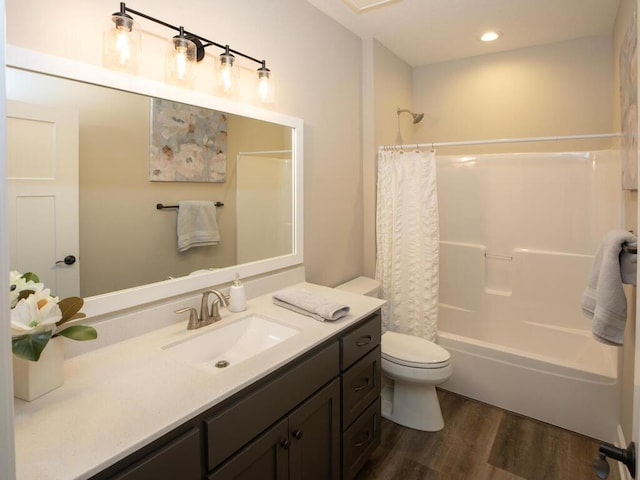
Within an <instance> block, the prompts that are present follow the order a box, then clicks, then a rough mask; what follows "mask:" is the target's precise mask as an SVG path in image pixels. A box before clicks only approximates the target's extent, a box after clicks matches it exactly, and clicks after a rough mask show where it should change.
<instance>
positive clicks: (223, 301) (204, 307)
mask: <svg viewBox="0 0 640 480" xmlns="http://www.w3.org/2000/svg"><path fill="white" fill-rule="evenodd" d="M210 294H214V295H215V296H216V298H214V299H213V303H212V304H211V309H209V295H210ZM218 305H222V306H223V307H228V306H229V301H228V300H227V297H226V296H225V295H224V294H223V293H222V292H219V291H218V290H206V291H205V292H202V301H201V302H200V317H198V311H197V310H196V309H195V308H193V307H185V308H180V309H178V310H176V311H175V313H184V312H189V321H188V322H187V330H195V329H197V328H200V327H204V326H207V325H211V324H212V323H213V322H217V321H218V320H220V319H221V318H220V310H219V308H218Z"/></svg>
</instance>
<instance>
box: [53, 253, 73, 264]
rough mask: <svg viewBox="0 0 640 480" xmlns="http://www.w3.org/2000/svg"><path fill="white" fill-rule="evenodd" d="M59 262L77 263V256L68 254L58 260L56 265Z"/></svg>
mask: <svg viewBox="0 0 640 480" xmlns="http://www.w3.org/2000/svg"><path fill="white" fill-rule="evenodd" d="M59 263H64V264H65V265H73V264H74V263H76V257H74V256H73V255H67V256H66V257H64V260H58V261H57V262H56V265H58V264H59Z"/></svg>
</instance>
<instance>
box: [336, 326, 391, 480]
mask: <svg viewBox="0 0 640 480" xmlns="http://www.w3.org/2000/svg"><path fill="white" fill-rule="evenodd" d="M380 336H381V326H380V315H379V314H376V315H373V316H372V317H370V318H369V320H368V321H366V322H364V323H363V324H361V325H360V326H359V327H357V328H356V329H354V330H353V331H351V332H350V333H348V334H346V335H344V336H343V337H342V338H341V339H340V346H341V355H340V358H341V362H340V366H341V367H340V370H341V373H340V378H341V384H342V385H341V387H342V388H341V391H342V404H341V415H342V447H341V450H342V455H341V464H342V472H341V473H342V479H343V480H351V479H352V478H353V477H355V475H356V474H357V473H358V471H360V469H361V468H362V466H363V465H364V464H365V462H366V461H367V459H368V458H369V455H371V453H372V452H373V451H374V450H375V448H376V447H377V446H378V445H379V444H380V422H381V420H382V419H381V415H380V389H381V382H382V371H381V365H380V362H381V358H380V355H381V351H380Z"/></svg>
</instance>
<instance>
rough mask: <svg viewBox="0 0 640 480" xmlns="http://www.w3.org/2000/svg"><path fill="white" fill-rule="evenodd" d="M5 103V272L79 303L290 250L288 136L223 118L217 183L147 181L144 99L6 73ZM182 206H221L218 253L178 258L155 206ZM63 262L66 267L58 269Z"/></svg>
mask: <svg viewBox="0 0 640 480" xmlns="http://www.w3.org/2000/svg"><path fill="white" fill-rule="evenodd" d="M7 98H8V103H7V116H8V118H7V125H8V126H7V130H8V135H7V136H8V177H9V202H8V205H9V225H10V230H11V231H10V268H11V269H12V270H19V271H34V272H37V273H38V275H39V276H40V278H41V280H42V281H44V282H45V283H46V284H47V285H56V278H57V281H58V283H59V284H57V285H56V287H55V290H54V291H55V293H56V294H57V295H59V296H68V295H80V296H82V297H85V298H86V297H88V296H93V295H98V294H102V293H107V292H112V291H115V290H122V289H125V288H130V287H135V286H139V285H145V284H149V283H152V282H157V281H161V280H166V279H168V278H176V277H181V276H185V275H189V274H198V273H199V272H201V271H209V270H211V269H218V268H224V267H229V266H232V265H237V264H241V263H246V262H252V261H256V260H263V259H267V258H272V257H278V256H281V255H287V254H291V253H292V252H293V243H292V241H293V230H294V225H293V202H292V199H293V178H292V171H293V167H292V157H291V141H292V128H290V127H287V126H283V125H278V124H275V123H270V122H265V121H262V120H257V119H252V118H248V117H243V116H239V115H234V114H229V113H223V114H222V115H223V118H224V120H225V122H226V125H224V131H225V133H224V135H225V137H226V138H225V140H226V141H225V146H224V152H223V151H222V150H221V149H220V148H219V144H216V148H217V149H218V150H217V151H218V152H219V153H220V154H221V155H222V154H224V155H223V156H224V160H225V162H224V175H223V176H221V175H213V177H215V180H214V181H213V182H208V181H200V180H195V181H188V180H189V179H185V178H184V177H179V178H177V177H175V178H173V179H170V180H169V181H152V180H153V178H152V169H151V168H150V167H151V163H150V162H151V157H152V155H151V152H152V151H153V149H154V148H155V147H154V146H153V139H152V133H153V132H152V130H153V128H154V121H153V120H154V118H153V114H154V112H153V109H152V105H153V99H151V98H150V97H146V96H144V95H138V94H134V93H130V92H124V91H121V90H115V89H111V88H106V87H102V86H96V85H92V84H87V83H81V82H77V81H73V80H68V79H63V78H58V77H53V76H48V75H43V74H39V73H34V72H29V71H24V70H20V69H15V68H8V69H7ZM204 118H207V115H204ZM156 120H157V119H156ZM182 120H183V119H178V121H182ZM187 121H188V120H187ZM217 127H218V125H216V128H217ZM200 128H201V125H200V126H199V127H198V129H197V131H199V132H200V131H201V130H200ZM218 130H219V129H218ZM218 133H219V132H218ZM206 141H207V140H206V139H205V140H204V142H206ZM183 160H184V159H183ZM185 161H186V162H190V161H191V162H197V161H199V159H198V158H197V156H196V155H191V157H188V158H187V160H185ZM216 165H217V166H216V167H215V168H216V173H220V171H219V170H220V168H221V166H220V163H219V162H218V163H217V164H216ZM221 177H223V178H224V181H220V178H221ZM187 200H205V201H209V202H214V203H215V202H219V205H220V206H218V207H217V208H215V220H216V223H217V228H218V231H219V234H220V241H219V242H218V243H217V244H214V245H206V246H198V247H192V248H189V249H188V250H186V251H184V252H179V251H178V245H177V215H178V213H177V212H178V209H176V208H165V209H157V208H156V205H157V204H159V203H161V204H163V205H168V206H174V205H178V204H179V202H181V201H187ZM74 212H77V215H74ZM67 217H69V218H67ZM74 238H75V240H74ZM74 241H75V242H76V243H75V244H74ZM78 242H79V243H78ZM69 255H73V256H76V258H77V261H76V262H75V263H74V264H71V265H67V264H65V263H64V259H65V257H67V256H69ZM58 260H62V263H59V264H56V263H55V262H56V261H58ZM61 279H62V280H61ZM52 289H53V288H52Z"/></svg>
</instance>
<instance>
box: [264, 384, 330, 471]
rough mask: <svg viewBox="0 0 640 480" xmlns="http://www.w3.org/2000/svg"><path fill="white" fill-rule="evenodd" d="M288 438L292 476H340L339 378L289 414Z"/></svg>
mask: <svg viewBox="0 0 640 480" xmlns="http://www.w3.org/2000/svg"><path fill="white" fill-rule="evenodd" d="M289 439H290V442H291V447H290V450H289V468H290V477H289V478H290V479H292V480H314V479H318V480H330V479H338V478H339V477H340V382H339V380H338V379H335V380H333V381H332V382H331V383H330V384H329V385H327V386H326V387H325V388H323V389H322V390H320V392H318V393H317V394H315V395H314V396H313V397H311V398H310V399H309V400H307V401H306V402H305V403H303V404H302V405H301V406H300V407H299V408H297V409H296V410H294V411H293V412H292V413H291V415H289ZM256 478H258V477H256Z"/></svg>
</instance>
